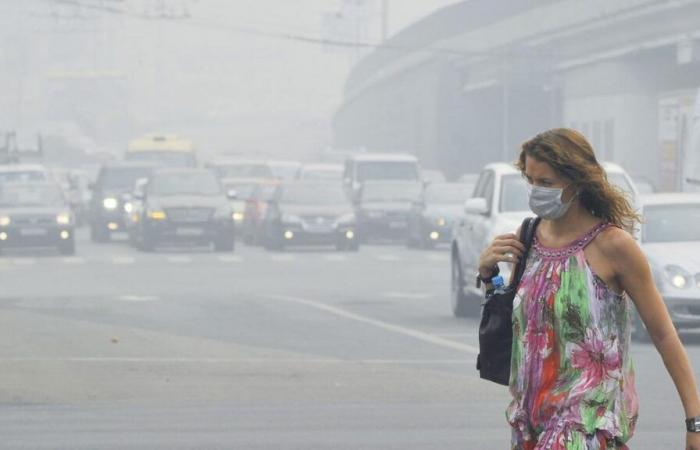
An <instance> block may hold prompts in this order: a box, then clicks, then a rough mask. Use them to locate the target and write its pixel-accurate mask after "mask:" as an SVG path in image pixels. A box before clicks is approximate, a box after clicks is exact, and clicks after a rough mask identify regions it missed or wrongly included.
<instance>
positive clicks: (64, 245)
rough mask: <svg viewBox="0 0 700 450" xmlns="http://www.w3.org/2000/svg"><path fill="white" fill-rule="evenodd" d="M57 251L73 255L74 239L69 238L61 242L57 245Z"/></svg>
mask: <svg viewBox="0 0 700 450" xmlns="http://www.w3.org/2000/svg"><path fill="white" fill-rule="evenodd" d="M58 253H60V254H61V255H75V240H74V239H73V238H70V239H68V240H67V241H65V242H61V243H60V244H59V245H58Z"/></svg>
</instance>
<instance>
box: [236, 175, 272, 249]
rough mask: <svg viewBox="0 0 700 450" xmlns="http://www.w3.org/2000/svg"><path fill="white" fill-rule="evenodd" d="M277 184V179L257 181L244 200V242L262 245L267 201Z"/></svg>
mask: <svg viewBox="0 0 700 450" xmlns="http://www.w3.org/2000/svg"><path fill="white" fill-rule="evenodd" d="M278 184H279V181H277V180H265V181H262V182H259V183H257V184H256V185H255V187H254V188H253V192H252V193H251V194H250V197H248V199H247V200H246V202H245V210H244V211H243V242H245V243H246V244H248V245H262V242H263V235H264V232H265V230H264V220H265V214H266V212H267V207H268V202H269V201H270V200H271V199H272V197H273V196H274V195H275V189H277V185H278Z"/></svg>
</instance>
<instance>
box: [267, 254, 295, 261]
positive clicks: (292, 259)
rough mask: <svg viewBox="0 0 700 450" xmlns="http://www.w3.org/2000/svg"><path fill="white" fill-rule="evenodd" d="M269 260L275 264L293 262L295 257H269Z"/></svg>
mask: <svg viewBox="0 0 700 450" xmlns="http://www.w3.org/2000/svg"><path fill="white" fill-rule="evenodd" d="M270 260H272V261H275V262H290V261H295V260H296V257H295V256H294V255H270Z"/></svg>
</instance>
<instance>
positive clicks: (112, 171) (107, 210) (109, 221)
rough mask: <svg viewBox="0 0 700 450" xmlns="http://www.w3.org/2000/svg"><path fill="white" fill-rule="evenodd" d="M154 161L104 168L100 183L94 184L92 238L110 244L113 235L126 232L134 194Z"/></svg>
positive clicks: (91, 202)
mask: <svg viewBox="0 0 700 450" xmlns="http://www.w3.org/2000/svg"><path fill="white" fill-rule="evenodd" d="M153 168H154V163H152V162H140V161H139V162H135V161H132V162H118V163H111V164H107V165H104V166H102V168H101V169H100V172H99V174H98V175H97V180H96V181H95V182H94V183H92V184H90V190H91V191H92V198H91V200H90V206H89V213H88V215H89V220H90V237H91V239H92V240H93V241H95V242H106V241H108V240H109V239H110V238H111V236H112V233H115V232H124V231H126V222H125V216H124V213H125V212H126V213H130V212H131V211H129V209H130V208H131V202H130V200H131V191H132V190H133V187H134V183H136V180H138V179H140V178H147V177H148V176H149V174H150V173H151V171H152V170H153Z"/></svg>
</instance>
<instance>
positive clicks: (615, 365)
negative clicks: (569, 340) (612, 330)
mask: <svg viewBox="0 0 700 450" xmlns="http://www.w3.org/2000/svg"><path fill="white" fill-rule="evenodd" d="M571 365H572V366H573V367H574V368H576V369H581V371H582V373H581V378H582V379H581V381H582V386H580V390H581V391H586V390H588V389H590V388H593V387H595V386H597V385H599V384H600V383H601V382H603V381H605V379H606V378H612V379H614V380H618V379H620V377H621V368H622V359H621V357H620V349H619V346H618V342H617V337H615V336H613V337H612V338H610V339H603V338H602V336H601V335H600V333H599V332H598V331H594V330H592V329H590V328H589V329H587V330H586V337H585V338H584V341H583V342H581V343H579V344H572V349H571Z"/></svg>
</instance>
